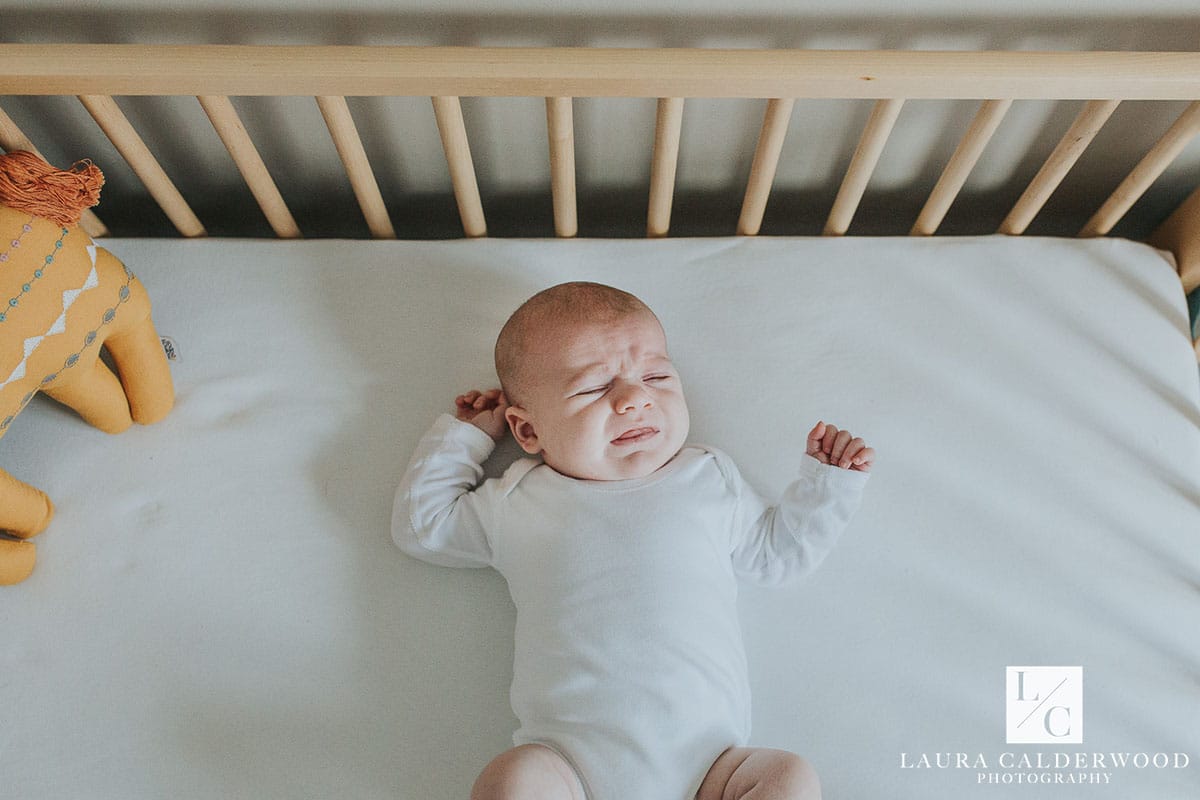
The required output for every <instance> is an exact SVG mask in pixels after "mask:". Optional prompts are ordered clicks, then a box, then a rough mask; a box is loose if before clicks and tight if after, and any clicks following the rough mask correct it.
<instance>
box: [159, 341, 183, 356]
mask: <svg viewBox="0 0 1200 800" xmlns="http://www.w3.org/2000/svg"><path fill="white" fill-rule="evenodd" d="M158 338H159V339H160V340H162V348H163V352H164V353H166V354H167V361H178V360H179V348H178V347H176V346H175V340H174V339H172V338H171V337H170V336H159V337H158Z"/></svg>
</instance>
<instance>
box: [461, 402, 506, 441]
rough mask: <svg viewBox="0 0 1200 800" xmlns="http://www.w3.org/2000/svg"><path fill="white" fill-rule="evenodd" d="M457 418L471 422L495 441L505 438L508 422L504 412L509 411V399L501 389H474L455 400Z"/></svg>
mask: <svg viewBox="0 0 1200 800" xmlns="http://www.w3.org/2000/svg"><path fill="white" fill-rule="evenodd" d="M454 406H455V416H457V417H458V419H460V420H462V421H463V422H469V423H471V424H472V425H474V426H475V427H476V428H479V430H481V431H483V432H484V433H486V434H487V435H488V436H490V437H492V439H493V440H495V441H497V442H498V441H500V440H501V439H503V438H504V434H505V433H506V432H507V431H508V421H507V420H505V419H504V412H505V411H507V410H508V406H509V403H508V398H507V397H505V396H504V392H503V391H501V390H500V389H489V390H488V391H486V392H479V391H476V390H474V389H472V390H471V391H469V392H467V393H466V394H460V395H459V396H458V397H456V398H454Z"/></svg>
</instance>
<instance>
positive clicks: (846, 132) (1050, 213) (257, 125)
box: [0, 10, 1200, 238]
mask: <svg viewBox="0 0 1200 800" xmlns="http://www.w3.org/2000/svg"><path fill="white" fill-rule="evenodd" d="M751 13H752V12H751ZM0 40H2V41H7V42H23V43H36V42H89V43H133V42H138V43H163V44H188V43H211V44H340V45H349V44H366V45H459V46H480V45H483V46H507V45H513V46H551V45H555V46H595V47H705V48H717V47H746V48H750V47H753V48H762V47H772V48H817V49H824V48H830V49H912V50H922V49H954V50H984V49H993V50H1172V49H1175V50H1193V49H1195V43H1196V42H1197V41H1200V16H1197V17H1174V18H1171V17H1160V18H1157V19H1154V18H1151V19H1146V18H1142V17H1139V18H1136V19H1134V18H1121V17H1112V16H1110V17H1106V18H1100V19H1078V18H1069V17H1065V16H1063V17H1042V18H1029V17H1023V18H1020V19H1016V18H1002V17H991V18H987V17H984V18H980V17H976V18H972V19H958V20H956V19H945V18H938V17H915V18H907V19H899V20H897V19H886V20H882V21H880V20H876V19H872V18H864V17H863V16H852V15H843V16H822V17H820V18H814V17H804V16H788V15H761V14H760V15H750V16H744V17H730V16H717V15H711V14H710V15H705V14H703V13H700V14H691V15H688V16H686V17H673V16H666V15H660V16H644V17H643V16H639V17H618V16H608V17H605V16H579V15H577V16H565V15H564V16H549V15H542V16H537V15H515V14H499V15H486V16H484V15H471V16H467V15H455V14H450V15H440V14H383V13H379V12H375V11H368V12H363V13H348V12H321V13H308V12H305V11H288V12H287V13H272V12H226V11H181V12H171V11H150V12H139V13H137V14H130V13H118V12H93V13H87V12H83V13H79V12H70V13H67V12H55V11H37V12H34V11H25V10H5V11H4V26H3V28H2V29H0ZM119 102H120V104H121V107H122V109H123V110H124V112H125V113H126V115H127V116H128V117H129V118H130V120H131V122H133V124H134V126H135V127H136V128H137V129H138V131H139V132H140V133H141V135H142V136H143V138H144V139H145V140H146V142H147V145H148V146H149V147H150V149H151V151H152V152H153V153H154V154H155V156H156V157H157V158H158V159H159V161H160V163H162V165H163V167H164V169H165V170H166V171H167V173H168V175H170V176H171V177H172V178H173V180H174V181H175V182H176V184H177V185H178V186H179V188H180V190H181V192H182V193H183V195H184V197H185V198H187V199H188V201H189V202H190V203H191V204H192V205H193V207H194V209H195V210H196V212H197V214H198V215H199V217H200V218H201V220H202V221H203V222H204V223H205V225H206V227H207V228H208V230H209V232H210V233H213V234H217V235H230V236H270V235H271V230H270V228H269V227H268V226H267V224H266V221H265V219H263V217H262V214H261V212H259V211H258V209H257V206H256V205H255V203H254V201H253V199H252V198H251V196H250V194H249V191H248V190H247V189H246V187H245V185H244V183H243V182H242V179H241V177H240V175H239V174H238V172H237V170H236V168H235V167H234V165H233V163H232V161H231V160H230V158H229V156H228V154H227V153H226V152H225V151H224V148H223V147H222V145H221V143H220V141H219V139H217V137H216V135H215V133H214V131H213V129H212V126H211V125H210V124H209V122H208V120H207V118H206V117H205V116H204V114H203V111H202V110H201V109H200V107H199V104H198V103H196V101H195V100H194V99H193V98H182V97H126V98H120V100H119ZM234 102H235V105H236V106H237V110H238V112H239V115H240V116H241V117H242V119H243V121H244V123H245V124H246V127H247V129H248V130H249V131H250V133H251V136H252V137H253V138H254V140H255V142H256V144H257V145H258V147H259V149H260V151H261V153H262V156H263V159H264V161H265V162H266V164H267V166H268V168H269V169H270V170H271V173H272V175H273V176H274V178H275V180H276V182H277V183H278V185H279V188H280V191H281V193H282V194H283V196H284V198H285V200H286V201H287V202H288V204H289V206H290V207H291V209H292V211H293V213H294V214H295V216H296V218H297V221H298V223H299V225H300V227H301V230H302V231H303V232H304V233H305V235H306V236H310V237H313V236H315V237H324V236H339V237H354V238H358V237H365V236H367V235H368V232H367V228H366V225H365V223H364V222H363V220H362V216H361V214H360V213H359V212H358V207H357V204H356V202H355V199H354V195H353V192H352V191H351V189H350V186H349V184H348V181H347V180H346V177H345V174H344V172H343V171H342V168H341V165H340V163H339V161H338V158H337V154H336V151H335V150H334V148H333V145H332V143H331V142H330V140H329V136H328V133H327V132H326V130H325V127H324V123H323V121H322V119H321V116H320V114H319V112H318V110H317V108H316V105H315V103H314V102H313V100H312V98H305V97H296V98H236V99H235V101H234ZM350 103H351V111H352V113H353V116H354V118H355V121H356V124H357V125H358V127H359V130H360V133H361V135H362V138H363V142H364V146H365V148H366V150H367V153H368V156H369V157H370V160H371V163H372V167H373V169H374V171H375V173H376V176H377V178H378V180H379V183H380V187H381V190H382V192H383V195H384V199H385V201H386V202H387V205H388V209H389V212H390V214H391V216H392V218H393V222H394V224H395V227H396V229H397V234H398V235H399V236H401V237H403V238H453V237H457V236H461V235H462V229H461V227H460V225H459V222H458V218H457V212H456V207H455V203H454V199H453V197H452V195H451V193H450V188H449V176H448V173H447V170H446V167H445V163H444V159H443V156H442V151H441V144H440V139H439V137H438V133H437V128H436V124H435V122H434V118H433V112H432V108H431V106H430V103H429V100H428V98H351V101H350ZM463 105H464V117H465V121H466V124H467V132H468V136H469V139H470V142H471V148H472V154H473V157H474V161H475V166H476V171H477V174H478V179H479V185H480V189H481V193H482V195H483V202H484V211H485V214H486V215H487V218H488V226H489V233H490V234H492V235H497V236H544V235H552V233H553V226H552V219H551V211H550V197H549V167H548V164H547V161H548V158H547V155H546V153H547V144H546V133H545V111H544V107H543V105H542V103H541V101H540V99H538V98H466V99H464V102H463ZM764 105H765V104H764V103H763V102H762V101H751V100H692V101H688V102H687V104H686V105H685V112H684V127H683V134H682V142H681V147H680V155H679V169H678V175H677V195H676V199H675V206H674V213H673V217H672V234H673V235H712V234H729V233H732V232H733V231H734V229H735V225H736V220H737V215H738V210H739V208H740V204H741V200H742V193H743V191H744V186H745V181H746V179H747V176H748V174H749V170H750V160H751V156H752V155H753V150H754V144H755V141H756V139H757V135H758V127H759V124H760V123H761V119H762V112H763V108H764ZM1185 105H1186V104H1184V103H1174V102H1162V103H1126V104H1123V105H1122V106H1121V107H1120V108H1119V109H1118V110H1117V113H1116V114H1114V116H1113V117H1112V119H1111V120H1110V121H1109V123H1108V124H1107V125H1106V126H1105V129H1104V130H1103V131H1102V132H1101V133H1100V135H1099V136H1098V137H1097V139H1096V141H1095V142H1094V143H1093V145H1092V147H1091V148H1090V149H1089V151H1088V152H1087V153H1085V155H1084V156H1083V158H1082V159H1081V161H1080V163H1079V164H1078V165H1077V166H1076V168H1075V169H1074V170H1073V172H1072V174H1070V175H1068V177H1067V179H1066V181H1064V183H1063V185H1062V186H1061V187H1060V188H1059V190H1058V191H1057V192H1056V194H1055V196H1054V197H1052V198H1051V200H1050V202H1049V203H1048V204H1047V206H1046V208H1045V209H1044V210H1043V212H1042V214H1041V215H1040V216H1039V217H1038V218H1037V219H1036V220H1035V221H1034V223H1033V224H1032V225H1031V227H1030V229H1029V232H1030V233H1041V234H1054V235H1062V234H1071V233H1074V232H1076V231H1077V230H1078V229H1079V227H1081V226H1082V224H1083V223H1084V222H1085V221H1086V220H1087V218H1088V217H1089V216H1090V215H1091V213H1092V212H1093V211H1094V210H1095V209H1096V208H1098V207H1099V205H1100V204H1101V203H1102V202H1103V200H1104V199H1105V198H1106V197H1107V195H1108V194H1109V193H1110V192H1111V191H1112V190H1113V189H1114V188H1115V187H1116V185H1117V184H1118V183H1120V181H1121V180H1122V179H1123V178H1124V176H1125V175H1126V174H1127V173H1128V172H1129V170H1130V169H1132V168H1133V166H1134V165H1135V164H1136V163H1137V161H1138V160H1139V159H1140V158H1141V156H1142V155H1143V154H1144V153H1145V151H1146V150H1148V149H1149V148H1150V147H1151V146H1152V145H1153V143H1154V142H1155V141H1156V140H1157V139H1158V137H1159V136H1161V135H1162V133H1163V132H1164V131H1165V130H1166V129H1167V128H1168V127H1169V126H1170V124H1171V122H1172V121H1173V120H1174V118H1175V117H1176V116H1177V115H1178V114H1179V113H1180V112H1181V111H1182V110H1183V108H1184V107H1185ZM870 106H871V104H870V102H869V101H836V100H832V101H831V100H824V101H800V102H797V104H796V107H795V110H794V112H793V115H792V119H791V125H790V127H789V135H788V137H787V140H786V141H785V144H784V151H783V154H782V157H781V160H780V166H779V171H778V174H777V176H776V180H775V191H774V192H773V194H772V196H771V200H770V203H769V204H768V208H767V214H766V218H765V219H764V223H763V228H762V233H764V234H799V235H804V234H817V233H819V232H820V229H821V227H822V224H823V222H824V217H825V215H827V214H828V211H829V209H830V207H831V206H832V203H833V198H834V197H835V195H836V193H837V189H838V186H839V185H840V182H841V178H842V175H843V174H844V172H845V169H846V167H847V166H848V164H849V162H850V158H851V156H852V154H853V151H854V147H855V145H856V144H857V140H858V136H859V133H860V132H861V130H862V127H863V125H864V124H865V122H866V119H867V115H868V114H869V112H870ZM0 107H3V108H4V109H5V110H6V111H7V112H8V113H9V114H10V115H11V116H12V117H13V118H14V120H15V121H16V122H17V124H18V125H19V126H20V127H21V128H22V129H23V130H24V131H25V133H26V134H28V135H29V136H30V138H31V139H32V140H33V141H34V142H35V143H36V144H37V145H38V146H39V147H40V148H41V149H42V150H43V152H44V153H45V154H46V155H47V157H48V158H49V159H50V160H51V161H53V162H55V163H58V164H62V165H65V164H69V163H71V162H73V161H75V160H77V159H79V158H84V157H90V158H92V159H94V160H95V161H96V162H97V163H98V164H99V165H100V166H101V167H102V168H103V169H104V170H105V174H106V177H107V179H108V180H107V184H106V187H105V194H104V202H103V204H102V206H101V208H100V213H101V216H102V218H104V220H105V221H106V223H108V225H109V227H110V229H111V230H112V233H113V234H114V235H119V236H154V235H167V236H170V235H174V230H173V228H172V227H171V224H170V223H169V222H168V221H167V219H166V218H165V216H164V215H163V214H162V212H161V211H159V210H158V208H157V206H156V205H155V204H154V203H153V201H152V200H150V199H149V198H148V196H147V195H146V193H145V190H144V189H143V187H142V186H141V184H140V182H139V181H138V180H137V178H136V177H135V176H134V175H133V173H132V171H131V170H130V169H129V168H128V166H127V165H126V164H125V163H124V161H123V160H122V159H121V157H120V155H119V154H118V153H117V152H116V150H115V149H114V148H113V147H112V145H111V144H110V143H109V142H108V141H107V140H106V139H105V138H104V136H103V134H101V133H100V131H99V129H98V128H97V127H96V125H95V123H94V122H93V121H92V119H91V117H90V116H88V114H87V113H86V111H84V110H83V108H82V107H80V106H79V104H78V102H77V101H75V100H74V98H69V97H54V98H28V97H5V98H3V99H0ZM1079 107H1080V103H1079V102H1065V101H1064V102H1052V101H1018V102H1017V103H1015V104H1014V106H1013V108H1012V110H1011V111H1010V112H1009V114H1008V115H1007V116H1006V118H1005V120H1004V122H1003V124H1002V125H1001V128H1000V130H999V132H998V134H997V136H996V139H995V140H993V142H992V143H991V144H990V145H989V147H988V149H987V150H986V151H985V152H984V155H983V158H982V159H981V160H980V162H979V164H978V165H977V166H976V168H975V170H974V171H973V173H972V175H971V177H970V179H969V180H968V181H967V183H966V185H965V187H964V189H963V193H962V196H961V197H960V198H959V200H958V201H957V202H956V203H955V205H954V206H953V207H952V208H951V210H950V213H949V214H948V216H947V217H946V220H945V222H944V223H943V225H942V227H941V228H940V229H939V232H941V233H959V234H973V233H991V232H993V231H995V229H996V227H997V226H998V225H999V223H1000V220H1002V219H1003V217H1004V216H1005V214H1006V213H1007V211H1008V209H1009V208H1011V206H1012V204H1013V203H1014V202H1015V201H1016V199H1017V198H1018V197H1019V195H1020V193H1021V191H1022V190H1023V189H1024V187H1025V185H1026V184H1027V183H1028V181H1029V180H1030V179H1032V177H1033V175H1034V174H1036V172H1037V170H1038V169H1039V168H1040V166H1041V164H1042V162H1043V161H1044V159H1045V158H1046V156H1047V155H1048V154H1049V153H1050V151H1051V150H1052V149H1053V147H1054V145H1055V144H1056V143H1057V141H1058V139H1059V137H1060V136H1061V135H1062V133H1063V132H1064V131H1065V130H1066V128H1067V127H1068V126H1069V125H1070V123H1071V120H1072V119H1073V118H1074V116H1075V114H1076V113H1077V111H1078V109H1079ZM977 108H978V102H977V101H955V102H950V101H910V102H909V103H907V104H906V105H905V108H904V111H903V112H902V114H901V117H900V119H899V121H898V123H897V125H896V128H895V130H894V132H893V134H892V137H891V139H890V140H889V143H888V146H887V148H885V150H884V153H883V156H882V158H881V160H880V163H879V166H878V167H877V169H876V171H875V174H874V176H873V178H872V182H871V184H870V186H869V187H868V189H867V194H866V196H865V197H864V199H863V202H862V205H861V206H860V209H859V212H858V214H857V216H856V217H855V221H854V223H853V225H852V226H851V229H850V233H854V234H864V233H873V234H902V233H906V232H907V230H908V228H909V226H910V225H911V224H912V221H913V220H915V218H916V216H917V214H918V213H919V212H920V209H921V206H922V205H923V203H924V201H925V198H926V196H927V195H928V192H929V190H930V189H932V187H933V185H934V183H935V182H936V181H937V177H938V175H939V174H940V172H941V170H942V168H943V167H944V165H945V164H946V162H947V161H948V160H949V158H950V155H951V154H952V153H953V151H954V148H955V146H956V145H957V142H958V139H959V137H960V136H961V135H962V134H963V133H964V132H965V131H966V128H967V127H968V126H969V124H970V122H971V118H972V116H973V115H974V113H975V110H976V109H977ZM575 131H576V173H577V179H578V183H579V217H580V235H586V236H641V235H644V231H645V221H644V220H645V212H646V205H647V199H646V193H647V187H648V184H649V171H650V169H649V154H650V150H651V147H652V143H653V137H654V101H653V100H643V99H635V100H620V99H607V98H591V99H577V100H576V101H575ZM1198 165H1200V142H1193V143H1192V144H1191V145H1190V146H1189V147H1188V148H1187V149H1186V150H1185V151H1184V153H1183V154H1182V155H1181V156H1180V157H1179V158H1178V159H1177V160H1176V162H1175V163H1174V164H1173V165H1172V166H1171V167H1170V168H1169V169H1168V170H1167V171H1166V172H1165V173H1164V174H1163V176H1162V177H1160V178H1159V180H1158V181H1156V183H1155V185H1154V186H1153V187H1152V188H1151V189H1150V191H1149V192H1147V194H1146V195H1145V196H1144V197H1143V198H1142V199H1141V200H1140V201H1139V202H1138V204H1137V205H1135V206H1134V208H1133V210H1132V211H1131V212H1130V214H1129V215H1127V217H1126V218H1125V219H1124V220H1123V221H1122V222H1121V223H1120V224H1119V225H1118V226H1117V228H1115V229H1114V231H1113V233H1114V234H1115V235H1119V236H1128V237H1130V238H1144V237H1145V236H1146V235H1147V234H1148V233H1149V232H1150V231H1151V230H1153V228H1154V227H1155V225H1157V224H1158V223H1159V222H1160V221H1161V220H1162V219H1163V218H1164V217H1165V216H1166V214H1167V213H1169V211H1170V209H1171V208H1173V207H1174V206H1175V205H1176V204H1178V203H1179V202H1180V201H1182V200H1183V198H1184V197H1186V195H1187V194H1188V193H1189V192H1190V191H1191V189H1192V188H1194V185H1195V174H1196V168H1197V166H1198Z"/></svg>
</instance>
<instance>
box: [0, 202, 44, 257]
mask: <svg viewBox="0 0 1200 800" xmlns="http://www.w3.org/2000/svg"><path fill="white" fill-rule="evenodd" d="M35 219H37V215H36V214H31V215H30V217H29V222H26V223H25V224H24V225H22V226H21V232H20V233H18V234H17V238H15V239H13V240H12V241H11V242H9V243H8V249H7V250H5V251H4V252H3V253H0V264H3V263H4V262H5V261H8V256H9V253H11V252H12V251H13V250H16V249H17V248H19V247H20V246H21V240H22V239H24V238H25V234H27V233H29V232H30V231H31V230H33V221H34V220H35Z"/></svg>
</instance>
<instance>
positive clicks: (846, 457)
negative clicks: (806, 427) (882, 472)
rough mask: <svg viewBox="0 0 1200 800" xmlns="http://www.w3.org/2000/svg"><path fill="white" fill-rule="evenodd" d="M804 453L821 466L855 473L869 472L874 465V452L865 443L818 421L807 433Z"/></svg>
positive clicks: (848, 432)
mask: <svg viewBox="0 0 1200 800" xmlns="http://www.w3.org/2000/svg"><path fill="white" fill-rule="evenodd" d="M805 452H807V453H808V454H809V455H810V456H812V457H813V458H815V459H817V460H818V461H820V462H821V463H822V464H830V465H832V466H835V467H841V468H842V469H849V470H854V471H855V472H870V471H871V465H872V464H873V463H875V451H874V449H872V448H870V447H867V443H866V442H864V441H863V440H862V439H859V438H857V437H855V436H853V435H852V434H851V433H850V431H839V430H838V429H837V428H835V427H834V426H832V425H827V424H825V423H824V422H820V421H818V422H817V424H816V425H815V426H813V429H812V430H811V431H809V432H808V446H807V447H806V448H805Z"/></svg>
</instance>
